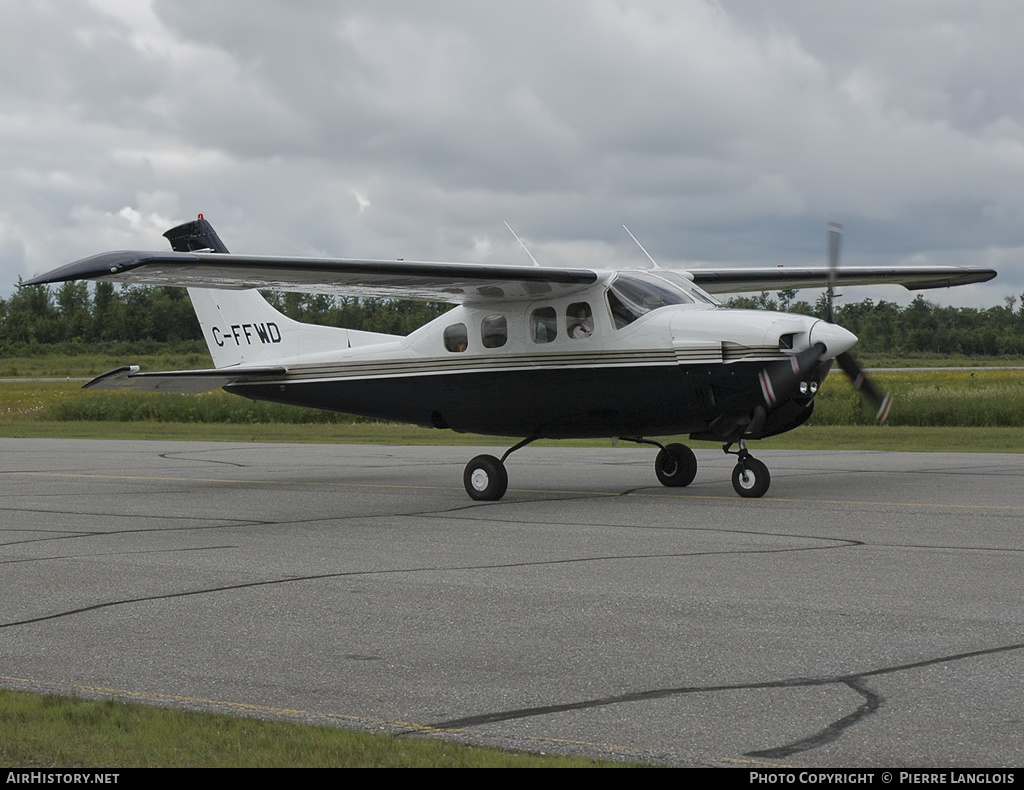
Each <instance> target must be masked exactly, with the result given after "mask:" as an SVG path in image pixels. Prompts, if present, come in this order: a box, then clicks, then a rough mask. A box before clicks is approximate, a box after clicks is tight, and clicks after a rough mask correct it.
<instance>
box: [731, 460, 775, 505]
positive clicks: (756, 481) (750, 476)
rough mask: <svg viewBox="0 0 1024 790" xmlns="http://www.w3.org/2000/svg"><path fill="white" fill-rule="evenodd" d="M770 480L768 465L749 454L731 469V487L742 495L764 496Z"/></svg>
mask: <svg viewBox="0 0 1024 790" xmlns="http://www.w3.org/2000/svg"><path fill="white" fill-rule="evenodd" d="M771 482H772V476H771V475H770V474H769V473H768V467H767V466H765V465H764V464H763V463H761V462H760V461H758V460H757V459H756V458H751V457H750V456H747V458H746V460H744V461H741V462H740V463H738V464H736V466H735V467H734V468H733V470H732V487H733V488H734V489H735V490H736V493H737V494H739V495H740V496H742V497H761V496H764V495H765V494H766V493H767V492H768V486H769V485H771Z"/></svg>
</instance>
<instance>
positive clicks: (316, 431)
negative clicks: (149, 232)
mask: <svg viewBox="0 0 1024 790" xmlns="http://www.w3.org/2000/svg"><path fill="white" fill-rule="evenodd" d="M161 361H174V360H162V359H161ZM179 361H180V360H179ZM929 361H934V360H929ZM168 367H175V365H168ZM47 368H48V369H56V366H47ZM873 379H874V380H875V381H876V383H877V384H878V385H879V386H880V387H882V388H883V389H886V390H887V391H889V392H890V393H891V394H892V396H893V407H892V411H891V412H890V416H889V421H888V423H887V424H886V425H885V426H882V427H879V426H876V425H874V424H873V419H872V417H873V415H872V410H871V409H870V408H869V407H867V406H866V405H865V404H864V402H863V400H862V399H861V397H860V396H859V394H858V393H857V392H855V391H854V390H853V388H852V387H851V386H850V384H849V382H848V381H847V379H846V378H845V377H844V376H842V375H839V374H833V375H831V376H829V378H828V380H827V381H826V382H825V384H824V385H823V387H822V390H821V392H820V393H819V394H818V397H817V399H816V407H815V413H814V415H813V417H812V418H811V420H810V421H809V422H808V424H807V425H805V426H803V427H801V428H799V429H797V430H795V431H792V432H790V433H787V434H784V435H782V436H777V437H772V438H770V439H766V440H763V441H762V442H760V443H758V446H764V447H777V448H786V449H829V448H836V449H890V450H943V449H947V448H949V447H956V448H957V449H958V450H959V451H985V450H990V451H999V452H1017V451H1019V448H1020V447H1021V446H1022V444H1021V439H1022V438H1024V370H1017V369H1012V368H996V369H991V368H985V369H968V370H955V369H943V370H902V371H884V372H877V373H875V374H873ZM81 383H82V382H81V381H73V380H63V381H52V380H49V381H46V380H39V379H35V380H33V379H20V380H17V381H7V382H0V435H2V436H9V437H68V438H136V439H182V440H210V441H233V442H237V441H255V442H316V443H321V442H328V443H331V442H335V443H360V444H367V443H370V444H445V445H481V444H483V445H492V446H500V445H509V444H512V443H514V442H515V441H518V440H519V439H520V438H522V437H506V438H502V437H482V436H477V435H473V434H457V433H454V432H453V431H448V430H436V429H429V428H418V427H416V426H409V425H398V424H390V423H380V422H374V421H370V420H364V419H360V418H356V417H350V416H348V415H343V414H335V413H331V412H323V411H316V410H312V409H302V408H298V407H293V406H282V405H279V404H272V403H257V402H253V401H249V400H245V399H243V398H239V397H236V396H233V395H228V394H227V393H225V392H222V391H220V390H216V391H213V392H209V393H205V394H203V395H174V394H149V393H126V392H95V391H88V390H83V389H82V388H81ZM559 444H563V445H564V444H579V445H587V446H602V445H607V444H608V440H589V441H579V442H570V443H566V442H561V443H559ZM695 446H697V447H700V446H715V445H702V443H695Z"/></svg>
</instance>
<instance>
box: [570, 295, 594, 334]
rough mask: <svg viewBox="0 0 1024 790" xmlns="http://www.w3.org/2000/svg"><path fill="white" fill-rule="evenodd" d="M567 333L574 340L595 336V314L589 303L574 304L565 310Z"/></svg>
mask: <svg viewBox="0 0 1024 790" xmlns="http://www.w3.org/2000/svg"><path fill="white" fill-rule="evenodd" d="M565 331H566V333H567V334H568V335H569V337H571V338H572V339H573V340H583V339H584V338H587V337H590V336H591V335H592V334H594V312H593V311H592V310H591V309H590V305H589V304H588V303H587V302H573V303H572V304H571V305H569V306H568V307H567V308H566V309H565Z"/></svg>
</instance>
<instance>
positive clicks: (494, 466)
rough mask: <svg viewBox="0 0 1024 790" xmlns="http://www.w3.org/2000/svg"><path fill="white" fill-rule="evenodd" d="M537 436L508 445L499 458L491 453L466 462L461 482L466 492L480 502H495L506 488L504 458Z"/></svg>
mask: <svg viewBox="0 0 1024 790" xmlns="http://www.w3.org/2000/svg"><path fill="white" fill-rule="evenodd" d="M537 438H538V437H536V436H531V437H530V438H528V439H523V441H521V442H519V444H517V445H515V446H514V447H510V448H509V449H508V450H506V451H505V454H504V455H503V456H501V458H500V459H498V458H495V457H494V456H493V455H478V456H477V457H476V458H474V459H473V460H472V461H470V462H469V463H468V464H466V471H465V472H463V473H462V484H463V485H464V486H465V487H466V493H467V494H469V495H470V497H472V498H473V499H476V500H478V501H480V502H497V501H498V500H499V499H501V498H502V497H503V496H505V492H506V491H507V490H508V470H506V469H505V459H506V458H508V457H509V456H510V455H512V453H514V452H515V451H516V450H518V449H520V448H521V447H526V445H528V444H529V443H530V442H533V441H536V440H537Z"/></svg>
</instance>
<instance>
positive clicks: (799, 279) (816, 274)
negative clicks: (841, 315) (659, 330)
mask: <svg viewBox="0 0 1024 790" xmlns="http://www.w3.org/2000/svg"><path fill="white" fill-rule="evenodd" d="M690 274H692V275H693V281H694V282H695V283H697V285H699V286H700V287H701V288H703V289H704V290H705V291H709V292H710V293H735V292H738V291H767V290H771V289H775V288H779V289H785V288H824V287H825V286H827V285H828V280H829V268H828V267H827V266H794V267H792V268H790V267H783V266H777V267H774V268H767V267H750V268H739V267H737V268H733V269H692V270H691V271H690ZM995 276H996V272H995V270H994V269H970V268H967V267H963V266H878V267H866V266H849V267H846V268H840V269H837V270H836V272H835V281H836V283H838V284H840V285H885V284H890V285H902V286H903V287H904V288H906V289H908V290H912V291H919V290H925V289H928V288H949V287H952V286H955V285H969V284H970V283H983V282H987V281H989V280H991V279H992V278H993V277H995Z"/></svg>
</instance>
